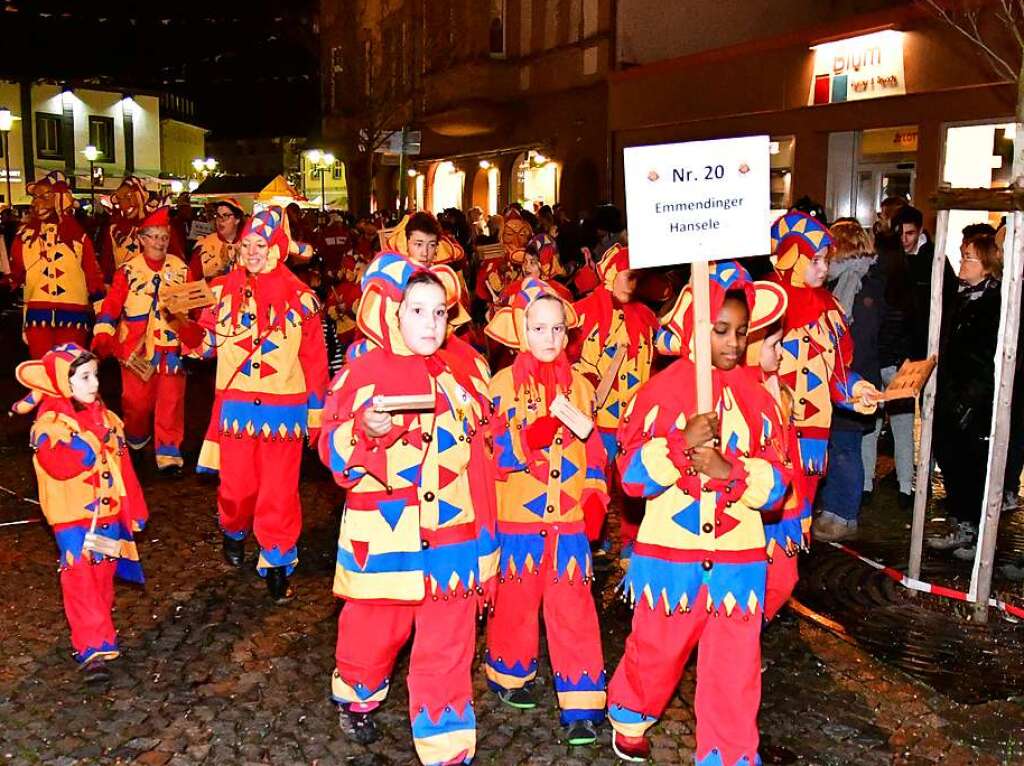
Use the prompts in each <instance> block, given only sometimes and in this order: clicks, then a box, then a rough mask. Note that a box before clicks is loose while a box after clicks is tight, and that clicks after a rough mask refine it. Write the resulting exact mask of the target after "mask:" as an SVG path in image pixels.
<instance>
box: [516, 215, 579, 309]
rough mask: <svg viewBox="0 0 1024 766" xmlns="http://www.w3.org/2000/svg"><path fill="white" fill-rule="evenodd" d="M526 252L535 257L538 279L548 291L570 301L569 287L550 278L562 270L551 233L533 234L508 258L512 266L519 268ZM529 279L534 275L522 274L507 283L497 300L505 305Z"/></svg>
mask: <svg viewBox="0 0 1024 766" xmlns="http://www.w3.org/2000/svg"><path fill="white" fill-rule="evenodd" d="M528 254H529V255H532V256H533V257H534V258H536V259H537V261H538V263H539V264H540V277H539V279H541V280H542V281H543V282H544V283H545V284H546V285H547V287H548V291H549V292H552V293H554V294H555V295H556V296H557V297H559V298H561V299H562V300H564V301H572V299H573V297H572V293H571V292H570V291H569V288H567V287H566V286H565V285H563V284H562V283H561V282H556V281H555V280H554V279H552V277H553V276H557V275H559V274H562V273H564V272H563V271H562V268H561V266H562V265H561V263H559V261H558V245H556V244H555V240H553V239H552V238H551V235H549V234H544V233H541V234H537V235H534V236H533V237H531V238H530V241H529V242H527V243H526V248H525V249H524V250H515V251H513V252H512V253H511V254H510V255H509V256H508V258H509V261H510V262H511V263H512V264H513V265H514V266H516V267H518V268H519V269H520V270H521V269H522V268H523V264H524V263H525V261H526V256H527V255H528ZM531 279H536V277H528V276H522V277H520V278H518V279H516V280H513V281H512V282H510V283H509V284H507V285H506V286H505V287H504V289H503V290H502V291H501V295H500V297H499V299H498V302H499V303H500V304H501V305H503V306H504V305H506V304H507V303H508V302H509V301H510V300H511V299H512V298H513V297H514V296H515V294H516V293H517V292H519V290H521V289H522V285H523V283H524V282H526V281H528V280H531Z"/></svg>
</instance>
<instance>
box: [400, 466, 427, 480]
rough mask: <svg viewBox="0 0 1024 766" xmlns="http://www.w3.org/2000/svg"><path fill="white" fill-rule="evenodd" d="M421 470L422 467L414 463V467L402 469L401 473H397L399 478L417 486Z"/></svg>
mask: <svg viewBox="0 0 1024 766" xmlns="http://www.w3.org/2000/svg"><path fill="white" fill-rule="evenodd" d="M421 470H422V466H421V465H420V464H419V463H416V464H415V465H411V466H409V467H408V468H403V469H402V470H401V471H399V472H398V475H399V476H401V477H402V478H403V479H405V480H406V481H407V482H409V483H410V484H419V483H420V471H421Z"/></svg>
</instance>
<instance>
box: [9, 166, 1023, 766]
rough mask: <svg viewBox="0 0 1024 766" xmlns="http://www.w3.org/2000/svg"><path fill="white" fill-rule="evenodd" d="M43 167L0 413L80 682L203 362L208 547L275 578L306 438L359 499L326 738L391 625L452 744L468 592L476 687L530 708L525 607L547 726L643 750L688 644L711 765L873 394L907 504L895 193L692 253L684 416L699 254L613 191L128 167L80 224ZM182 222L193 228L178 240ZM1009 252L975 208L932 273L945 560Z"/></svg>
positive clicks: (288, 591) (466, 747)
mask: <svg viewBox="0 0 1024 766" xmlns="http://www.w3.org/2000/svg"><path fill="white" fill-rule="evenodd" d="M29 192H30V193H31V195H32V198H33V203H32V207H31V210H30V211H29V212H28V214H27V215H26V216H25V218H24V220H22V221H21V222H20V224H19V225H18V226H17V227H16V228H15V229H13V230H11V229H10V228H7V230H5V239H4V240H3V241H4V242H5V244H6V245H8V246H9V247H8V248H7V249H8V251H9V268H8V269H7V271H8V273H7V275H6V276H5V278H4V279H5V284H6V286H7V287H8V288H9V289H11V290H18V291H21V294H22V305H23V314H22V315H23V335H24V339H25V342H26V344H27V346H28V355H29V357H30V360H29V361H26V362H24V363H23V364H21V365H20V366H19V367H18V371H17V377H18V380H19V381H20V382H21V383H22V384H24V386H25V387H26V388H28V389H29V393H28V394H27V395H26V396H25V397H24V398H23V399H22V400H20V401H19V402H18V403H17V404H16V405H15V408H14V409H15V411H16V412H19V413H23V414H28V413H31V412H33V411H35V413H36V415H35V422H34V425H33V427H32V432H31V445H32V449H33V452H34V465H35V469H36V474H37V477H38V480H39V491H40V502H41V505H42V508H43V512H44V514H45V516H46V518H47V521H48V522H49V523H50V525H51V527H52V528H53V531H54V536H55V539H56V542H57V546H58V549H59V570H60V581H61V590H62V594H63V598H64V606H65V611H66V615H67V619H68V623H69V625H70V629H71V643H72V646H73V648H74V653H75V658H76V660H77V661H78V662H79V664H80V666H81V668H82V670H83V677H84V679H85V681H86V682H87V683H90V684H100V683H104V682H106V681H107V680H108V679H109V676H110V670H109V668H108V666H107V663H108V662H109V661H111V660H112V659H114V658H116V657H117V656H118V654H119V651H120V650H119V647H118V643H117V634H116V630H115V627H114V625H113V622H112V616H111V610H112V604H113V599H114V591H113V581H114V578H115V576H121V577H123V578H125V579H128V580H131V581H135V582H141V581H142V570H141V565H140V563H139V555H138V553H139V551H138V548H137V546H136V544H135V542H134V537H133V535H134V534H135V533H137V532H138V531H139V530H140V529H142V527H143V525H144V524H145V523H146V520H147V516H148V513H147V507H146V500H145V496H144V493H143V491H142V488H141V486H140V483H139V481H138V480H137V478H136V475H135V470H134V467H133V458H132V457H130V456H132V455H135V456H136V457H135V458H134V459H136V460H137V459H142V456H143V455H146V454H150V453H149V452H148V451H147V450H149V449H150V447H149V445H150V443H152V448H151V450H152V451H151V454H152V459H153V460H154V461H155V464H156V468H157V470H159V471H160V472H161V473H165V474H167V475H168V476H172V477H173V476H177V475H180V474H181V472H182V470H183V468H184V456H183V455H182V452H181V444H182V441H183V438H184V434H185V422H184V411H185V396H186V386H185V375H186V373H187V371H188V370H189V369H190V368H191V367H192V366H193V365H203V364H210V365H213V366H214V367H215V372H214V400H213V409H212V412H211V415H210V419H209V426H208V428H207V430H206V432H205V435H204V439H203V445H202V449H201V451H200V454H199V457H198V461H197V465H196V469H197V470H198V471H200V472H206V473H211V474H215V475H217V476H218V478H219V486H218V492H217V519H218V524H219V527H220V531H221V533H222V547H223V555H224V559H225V562H226V563H227V564H228V565H230V566H232V567H242V566H243V565H244V563H245V561H246V544H247V541H248V540H249V538H250V537H252V538H255V543H256V547H257V548H258V555H257V557H256V568H257V570H258V572H259V574H260V575H261V576H262V577H263V578H265V581H266V585H267V589H268V592H269V594H270V596H271V598H272V599H273V601H274V602H275V603H279V604H280V603H285V602H287V601H288V600H289V599H290V598H291V597H292V587H291V586H290V584H289V577H290V576H291V574H292V572H293V571H294V569H295V567H296V566H297V565H298V562H299V546H298V543H299V538H300V532H301V527H302V509H301V506H300V502H299V481H300V471H299V468H300V464H301V458H302V450H303V446H304V444H308V446H309V447H311V448H313V449H315V450H316V451H317V453H318V455H319V457H320V458H321V460H322V462H323V464H324V465H325V466H326V468H327V469H328V470H329V471H330V474H331V475H332V476H333V478H334V480H335V481H336V482H337V484H338V485H339V486H340V487H342V488H343V489H344V490H345V509H344V512H343V514H342V517H341V524H340V530H339V537H338V552H337V563H336V569H335V577H334V584H333V590H334V593H335V595H336V596H337V597H338V598H340V599H342V600H343V601H344V604H345V605H344V608H343V609H342V610H341V612H340V614H339V618H338V637H337V647H336V664H335V667H334V668H333V670H332V674H331V681H330V688H331V698H332V700H333V701H334V703H335V704H336V705H337V706H338V711H339V721H340V726H341V729H342V731H343V732H344V733H345V735H347V736H348V737H350V738H351V739H353V740H354V741H356V742H359V743H363V744H366V743H370V742H373V741H374V740H375V739H376V738H377V736H378V734H377V730H376V724H375V713H376V711H377V710H378V708H379V707H380V706H381V705H382V704H383V703H384V701H385V698H386V697H387V695H388V690H389V685H390V683H391V678H392V671H393V665H394V663H395V660H396V657H397V655H398V652H399V651H400V649H401V648H402V647H403V646H404V645H405V644H406V643H407V641H408V640H409V637H410V635H412V636H413V639H412V641H413V644H412V655H411V659H410V664H409V671H408V678H407V683H408V687H409V718H410V724H411V728H412V734H413V740H414V744H415V748H416V752H417V755H418V757H419V759H420V760H421V762H423V763H424V764H456V763H468V762H470V761H471V760H472V758H473V756H474V753H475V747H476V718H475V714H474V708H473V699H472V697H473V692H472V666H473V660H474V655H475V648H476V627H477V616H478V613H479V612H484V613H486V615H487V625H486V640H485V646H486V649H485V653H484V658H483V665H484V670H483V672H484V673H485V675H486V678H487V682H488V685H489V687H490V688H491V690H493V692H494V693H495V694H496V695H497V697H498V698H499V699H500V700H501V702H502V703H504V704H507V705H509V706H511V707H513V708H516V709H519V710H529V709H532V708H535V707H536V706H537V704H538V703H537V698H536V693H535V688H534V687H535V684H536V679H537V673H538V665H539V631H540V624H541V623H540V619H539V618H540V615H541V613H543V617H544V619H543V625H544V629H545V631H546V637H547V646H548V655H549V659H550V663H551V667H552V670H553V680H554V686H555V691H556V694H557V699H558V705H559V708H560V720H561V724H562V726H563V727H564V731H565V739H566V741H567V742H568V743H569V744H571V745H586V744H590V743H593V742H595V741H596V740H597V738H598V734H599V727H600V726H601V725H602V723H603V722H604V721H606V720H607V721H608V722H609V723H610V724H611V727H612V730H613V732H612V746H613V749H614V752H615V753H616V754H617V755H618V756H619V757H620V758H622V759H623V760H627V761H642V760H645V759H647V758H648V757H649V755H650V747H649V744H648V740H647V732H648V730H649V729H650V728H651V727H652V726H654V725H655V724H656V722H657V720H658V718H659V716H660V715H661V713H662V712H663V711H664V709H665V707H666V706H667V704H668V702H669V700H670V698H671V696H672V694H673V693H674V691H675V689H676V688H677V686H678V683H679V680H680V677H681V674H682V671H683V667H684V666H685V664H686V661H687V659H688V657H689V655H690V654H691V653H692V651H693V649H694V648H697V647H699V651H698V658H697V691H696V699H695V710H696V727H697V728H696V742H697V744H696V761H697V763H699V764H730V765H731V764H741V763H746V764H753V763H756V762H758V761H759V759H758V754H757V750H758V741H759V735H758V729H757V712H758V708H759V705H760V698H761V660H760V636H761V632H762V630H763V629H764V626H765V624H767V623H768V622H769V621H770V620H771V619H772V618H773V617H774V616H775V614H777V612H778V611H779V609H781V607H782V606H783V605H784V604H785V602H786V601H787V600H788V598H789V596H790V595H791V593H792V591H793V588H794V587H795V585H796V582H797V578H798V554H799V553H800V551H802V550H806V549H807V548H808V546H809V544H810V540H811V538H812V536H813V537H816V538H818V539H823V540H841V539H844V538H846V537H849V536H851V535H854V534H856V533H857V526H858V516H859V514H860V509H861V508H862V507H863V506H864V505H865V504H868V503H870V502H872V496H873V492H874V479H875V473H876V460H877V443H878V437H879V433H880V431H881V430H882V428H883V421H884V420H888V422H889V429H890V430H891V433H892V435H893V440H894V445H895V456H896V474H897V479H898V482H899V495H898V497H899V506H900V507H901V508H903V509H907V508H909V507H910V506H911V505H912V503H913V487H914V470H915V459H914V425H915V414H914V402H913V400H909V401H906V400H905V401H903V402H900V403H887V404H885V405H884V407H880V406H879V404H880V401H881V396H880V394H879V392H880V390H881V389H883V388H884V387H885V386H886V385H887V384H888V383H889V382H891V381H892V380H893V378H894V377H895V376H896V373H897V371H898V369H899V367H900V365H901V364H902V363H903V361H904V360H906V359H919V358H922V357H923V356H924V355H925V353H926V350H927V349H926V340H927V327H928V306H929V300H928V299H929V296H930V275H931V264H932V256H933V250H932V244H931V241H930V239H929V238H928V237H927V235H926V234H925V233H924V230H923V218H922V215H921V213H920V211H918V210H916V209H915V208H913V207H911V206H910V205H909V204H907V203H906V201H905V200H887V201H886V203H885V204H883V206H882V207H883V209H882V211H881V215H880V216H879V221H878V223H877V224H876V225H875V226H874V227H873V228H872V229H870V230H868V229H865V228H864V227H863V226H861V224H860V223H858V222H857V221H856V220H853V219H841V220H839V221H834V222H832V224H831V225H827V223H826V221H825V219H824V214H823V211H822V210H821V209H820V207H817V206H815V205H813V204H810V203H808V204H803V203H800V204H798V206H797V207H796V208H794V209H793V210H791V211H789V212H788V213H786V214H785V215H783V216H782V217H780V218H779V219H778V220H777V221H776V222H775V223H774V225H773V227H772V232H771V233H772V247H773V255H772V258H771V259H768V258H756V259H750V260H748V261H744V262H743V263H739V262H734V261H722V262H716V263H713V264H712V268H711V276H710V281H709V285H708V289H709V293H710V297H711V300H710V313H709V316H708V317H706V319H708V320H710V322H711V325H712V329H711V337H710V345H711V348H710V356H711V361H712V371H711V372H712V381H711V382H712V389H713V406H712V407H711V409H710V410H708V411H703V412H702V411H700V410H701V408H700V407H699V406H698V396H697V383H696V377H697V370H696V366H695V361H694V358H695V353H696V348H695V344H696V343H698V342H700V341H699V339H698V337H697V335H696V334H695V323H696V319H697V318H696V317H695V316H694V312H695V307H694V300H693V293H692V288H691V286H690V285H689V284H688V279H689V275H688V273H687V272H686V270H685V269H660V270H652V271H639V270H636V269H632V268H631V267H630V259H629V247H628V237H627V233H626V231H625V230H624V226H623V221H622V216H621V213H620V212H619V211H618V210H617V209H616V208H614V207H612V206H610V205H605V206H601V207H599V208H598V209H596V210H595V211H592V213H590V214H589V215H587V216H585V217H583V218H573V217H572V216H570V215H569V214H568V212H567V211H565V210H564V209H562V208H560V207H559V206H554V207H548V206H537V207H536V209H524V208H523V207H522V206H520V205H511V206H509V207H508V208H507V209H506V210H505V211H504V212H503V213H502V214H501V215H492V216H490V217H487V218H485V217H484V216H483V212H482V211H481V210H479V209H471V210H469V211H468V212H467V213H463V212H462V211H459V210H446V211H444V212H442V213H441V214H439V215H438V216H436V217H435V216H433V215H430V214H428V213H425V212H415V213H408V214H405V215H402V216H398V215H395V216H392V217H388V216H386V215H382V214H378V215H375V216H373V217H367V218H363V219H360V220H355V219H353V218H352V217H351V216H350V215H348V214H347V213H340V212H331V213H327V214H324V213H316V214H314V215H310V214H309V213H306V212H304V211H302V210H300V209H299V208H298V207H297V206H295V207H289V208H288V209H282V208H280V207H277V206H270V207H268V208H266V209H263V210H259V211H257V212H255V213H252V214H250V213H249V212H248V211H246V210H245V209H244V208H243V206H242V205H241V204H239V202H238V201H237V200H234V199H231V198H220V199H216V200H214V201H212V202H210V203H209V204H208V205H207V206H206V207H205V208H204V209H202V210H199V211H197V210H194V209H193V207H192V205H191V202H190V200H188V199H187V197H186V198H184V199H181V200H178V203H177V205H176V207H171V206H170V205H168V204H165V201H164V200H160V199H154V198H153V197H152V195H150V194H149V193H147V192H146V190H145V188H144V187H143V186H142V184H141V183H140V182H138V181H137V180H136V179H132V178H129V179H125V181H124V183H123V184H122V185H121V187H120V188H119V189H118V190H117V192H116V193H115V194H114V195H112V197H111V200H110V203H111V204H110V210H109V214H105V216H104V217H106V219H107V220H105V221H100V220H99V219H98V218H95V217H92V216H86V215H83V214H82V212H81V211H80V210H77V209H76V203H75V201H74V199H73V196H72V194H71V190H70V188H69V186H68V184H67V182H66V180H65V179H64V178H63V177H62V176H61V175H60V174H59V173H53V174H51V175H50V176H47V177H46V178H45V179H43V180H41V181H38V182H36V183H34V184H32V185H30V187H29ZM9 220H10V219H9V217H8V218H6V219H5V224H6V223H7V222H8V221H9ZM197 220H203V221H206V222H209V223H212V224H213V231H212V232H210V233H206V234H204V235H203V236H201V237H190V235H191V234H192V233H193V231H194V227H193V226H192V223H193V222H194V221H197ZM1000 253H1001V240H1000V233H999V232H998V231H997V230H995V229H993V228H992V227H989V226H987V225H984V224H979V225H976V226H973V227H969V230H965V231H964V239H963V246H962V248H961V261H960V270H959V274H958V275H956V276H953V275H950V276H949V279H948V280H947V287H948V295H947V300H946V307H945V309H944V311H943V331H942V347H941V352H940V365H939V373H938V395H937V401H936V408H935V413H936V421H935V429H936V439H935V441H936V457H937V460H938V465H939V467H940V469H941V472H942V477H943V481H944V484H945V487H946V495H947V498H946V503H947V512H948V515H949V516H950V517H951V518H953V519H955V520H956V521H957V522H958V523H957V524H956V526H955V527H953V528H952V531H950V532H949V533H948V534H943V535H939V536H936V537H935V538H933V539H931V540H930V541H929V542H930V544H931V545H932V546H933V547H936V548H944V549H949V550H954V551H955V552H956V553H957V554H958V555H960V553H961V552H962V551H969V550H970V545H971V544H972V543H973V540H974V536H975V535H976V525H977V521H978V517H979V514H980V511H981V497H982V491H983V489H982V488H983V486H984V480H985V473H986V467H987V454H988V442H987V439H988V433H989V424H990V421H991V415H992V400H993V393H994V377H995V368H994V364H995V362H994V358H995V348H996V335H997V327H998V320H999V313H1000V305H999V303H1000V290H999V285H1000V282H999V280H1000V277H1001V271H1000V263H1001V256H1000ZM105 358H114V359H116V360H117V361H118V363H119V366H120V375H121V402H120V407H119V412H120V415H117V414H115V413H114V412H113V411H112V410H111V409H109V408H108V407H107V406H106V404H105V403H104V402H103V401H102V399H101V398H100V396H99V374H100V373H99V369H100V368H99V362H100V361H101V360H102V359H105ZM186 360H191V361H188V362H186ZM1018 380H1020V377H1018ZM1018 409H1020V408H1014V414H1013V415H1012V419H1013V425H1012V428H1011V431H1012V445H1011V451H1010V459H1009V460H1008V467H1007V477H1006V478H1007V481H1006V487H1005V488H1006V492H1007V495H1008V496H1012V497H1014V498H1015V497H1016V493H1017V491H1018V490H1019V484H1018V483H1017V482H1019V476H1020V473H1021V470H1022V468H1024V466H1022V464H1021V463H1022V461H1024V444H1022V443H1021V435H1022V430H1024V429H1022V428H1021V425H1022V424H1021V423H1020V419H1021V414H1020V413H1019V412H1018ZM819 484H820V491H819ZM613 498H615V503H614V504H612V499H613ZM1008 501H1009V497H1008ZM609 507H612V508H614V509H615V511H616V512H617V513H618V516H619V519H618V524H617V525H616V526H615V529H616V530H617V534H616V535H615V537H616V539H615V540H612V539H611V538H612V535H611V534H610V533H609V531H608V529H609V528H608V525H607V524H606V517H607V515H608V512H609ZM816 512H817V515H816ZM613 551H614V552H617V553H618V556H619V558H620V560H621V567H622V569H623V570H624V572H625V575H624V579H623V583H622V588H623V592H624V594H625V595H626V597H627V598H628V599H629V601H630V602H631V603H632V604H633V606H634V616H633V621H632V627H631V632H630V634H629V636H628V638H627V640H626V644H625V652H624V655H623V657H622V660H621V661H620V663H619V665H618V667H617V668H616V669H615V671H614V673H613V674H612V675H611V676H610V678H609V677H608V676H606V671H605V663H604V657H603V651H602V642H601V628H600V624H599V617H598V612H597V609H596V607H595V604H594V600H593V596H592V592H591V583H592V581H593V575H594V571H595V567H600V566H602V565H606V563H603V562H610V561H611V556H612V552H613Z"/></svg>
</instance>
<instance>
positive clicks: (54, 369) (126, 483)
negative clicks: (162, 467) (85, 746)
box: [13, 343, 148, 664]
mask: <svg viewBox="0 0 1024 766" xmlns="http://www.w3.org/2000/svg"><path fill="white" fill-rule="evenodd" d="M83 353H85V350H84V349H83V348H81V347H79V346H76V345H74V344H73V343H68V344H64V345H61V346H57V347H56V348H54V349H53V350H52V351H48V352H47V353H46V354H45V355H44V356H43V358H42V359H41V360H36V361H30V362H23V363H22V364H20V365H18V369H17V372H16V373H15V374H16V376H17V378H18V381H19V382H20V383H21V384H22V385H24V386H26V387H27V388H29V389H30V390H31V393H29V395H28V396H26V397H25V398H24V399H22V400H21V401H19V402H17V403H16V404H15V405H14V407H13V409H14V411H15V412H17V413H19V414H28V413H29V412H31V411H32V410H33V409H34V408H35V407H37V406H38V407H39V412H38V414H37V415H36V421H35V423H34V424H33V425H32V434H31V444H32V449H33V450H34V452H35V456H34V457H33V460H32V463H33V465H34V466H35V471H36V478H37V479H38V481H39V503H40V505H41V506H42V509H43V514H44V515H45V516H46V521H47V523H48V524H49V525H50V527H51V528H52V529H53V534H54V537H55V538H56V541H57V548H58V549H59V551H60V559H59V560H58V568H59V570H60V588H61V593H62V595H63V598H64V613H65V614H66V615H67V619H68V624H69V625H70V626H71V645H72V646H73V647H74V650H75V659H76V660H78V662H80V663H83V664H85V663H88V662H89V661H90V660H95V659H113V658H114V657H117V656H118V654H119V650H118V645H117V631H116V630H115V629H114V622H113V620H112V618H111V609H112V608H113V605H114V576H115V575H117V576H118V577H120V578H122V579H124V580H128V581H130V582H137V583H141V582H142V581H143V577H142V567H141V566H140V564H139V557H138V552H137V550H136V547H135V543H134V542H133V539H132V533H133V532H138V531H140V530H141V529H142V528H143V526H144V525H145V523H146V519H147V515H148V514H147V510H146V501H145V499H144V498H143V496H142V489H141V488H140V487H139V482H138V480H137V479H136V478H135V472H134V470H133V469H132V461H131V460H130V459H129V458H128V453H127V451H126V450H125V441H124V432H123V430H122V425H121V421H120V419H119V418H118V417H117V415H115V414H114V413H112V412H110V411H109V410H108V409H107V408H106V407H105V406H104V404H103V402H102V401H100V400H98V399H97V400H96V401H95V402H93V403H92V404H88V405H85V404H77V403H76V402H75V401H74V400H73V399H72V396H71V385H70V382H69V372H70V368H71V365H72V364H73V363H74V361H75V360H76V359H77V358H79V357H80V356H81V355H82V354H83ZM94 515H96V516H97V519H96V534H98V535H100V536H101V537H105V538H109V539H111V540H114V541H116V544H117V545H118V546H119V548H120V557H119V558H116V559H115V558H108V557H106V556H104V555H102V554H100V553H97V552H94V551H93V552H90V551H83V550H82V546H83V544H84V542H85V535H86V533H87V532H88V531H89V527H90V523H91V521H92V519H93V516H94Z"/></svg>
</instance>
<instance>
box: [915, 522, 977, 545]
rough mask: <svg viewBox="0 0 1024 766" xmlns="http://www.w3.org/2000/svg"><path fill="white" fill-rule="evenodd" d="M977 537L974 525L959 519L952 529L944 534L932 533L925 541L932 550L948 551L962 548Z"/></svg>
mask: <svg viewBox="0 0 1024 766" xmlns="http://www.w3.org/2000/svg"><path fill="white" fill-rule="evenodd" d="M977 537H978V533H977V532H975V531H974V526H973V525H972V524H970V523H969V522H966V521H961V522H960V523H959V524H957V525H956V527H955V528H954V529H953V531H951V532H949V533H948V534H945V535H932V536H931V537H929V538H928V539H927V540H925V543H927V545H928V547H929V548H931V549H932V550H933V551H950V550H953V549H954V548H962V547H963V546H965V545H971V544H972V543H973V542H974V541H975V540H976V539H977Z"/></svg>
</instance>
